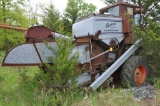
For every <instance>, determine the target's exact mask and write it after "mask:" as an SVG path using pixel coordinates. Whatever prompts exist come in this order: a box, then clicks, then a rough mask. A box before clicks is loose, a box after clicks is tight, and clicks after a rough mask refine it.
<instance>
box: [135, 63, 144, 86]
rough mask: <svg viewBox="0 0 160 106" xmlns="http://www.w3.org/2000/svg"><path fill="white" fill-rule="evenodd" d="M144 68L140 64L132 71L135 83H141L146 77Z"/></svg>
mask: <svg viewBox="0 0 160 106" xmlns="http://www.w3.org/2000/svg"><path fill="white" fill-rule="evenodd" d="M146 76H147V75H146V68H145V67H144V66H142V65H140V66H138V67H137V68H136V70H135V72H134V81H135V83H136V84H137V85H142V84H143V83H144V81H145V79H146Z"/></svg>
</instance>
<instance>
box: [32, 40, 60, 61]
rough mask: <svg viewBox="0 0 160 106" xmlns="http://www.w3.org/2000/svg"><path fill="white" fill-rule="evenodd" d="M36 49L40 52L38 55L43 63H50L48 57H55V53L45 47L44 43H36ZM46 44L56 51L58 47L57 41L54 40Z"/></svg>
mask: <svg viewBox="0 0 160 106" xmlns="http://www.w3.org/2000/svg"><path fill="white" fill-rule="evenodd" d="M35 45H36V47H37V50H38V53H39V54H40V57H41V59H42V61H43V63H51V61H49V58H50V57H53V58H55V57H56V55H55V54H54V52H53V51H51V50H49V49H48V47H46V45H45V44H44V43H36V44H35ZM48 45H49V46H50V47H51V48H53V50H54V51H55V52H56V51H57V49H58V47H57V43H56V42H48Z"/></svg>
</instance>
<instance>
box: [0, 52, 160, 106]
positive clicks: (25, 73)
mask: <svg viewBox="0 0 160 106" xmlns="http://www.w3.org/2000/svg"><path fill="white" fill-rule="evenodd" d="M3 57H4V53H3V52H0V62H2V59H3ZM36 73H40V70H39V68H38V67H0V106H145V105H146V102H145V101H136V100H135V99H134V97H133V95H132V93H130V94H124V92H122V88H115V89H111V88H109V89H105V90H99V91H96V92H94V93H89V95H87V96H84V94H83V91H82V90H81V89H79V88H71V89H68V90H66V91H63V90H61V91H59V90H57V89H49V90H48V91H47V92H45V91H43V90H44V89H43V85H42V84H41V83H40V82H39V81H37V80H35V78H34V76H35V75H36ZM154 82H155V86H156V87H157V91H158V93H157V98H156V100H157V103H160V102H158V101H159V100H160V99H159V98H160V90H159V88H160V81H159V79H155V80H154Z"/></svg>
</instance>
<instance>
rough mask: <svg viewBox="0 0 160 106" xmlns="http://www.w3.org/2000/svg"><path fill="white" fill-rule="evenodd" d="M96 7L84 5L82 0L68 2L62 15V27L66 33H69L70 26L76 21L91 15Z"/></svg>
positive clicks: (69, 0)
mask: <svg viewBox="0 0 160 106" xmlns="http://www.w3.org/2000/svg"><path fill="white" fill-rule="evenodd" d="M95 10H96V7H95V6H94V5H92V4H88V3H85V2H84V0H68V3H67V7H66V10H65V13H64V26H65V29H66V30H67V31H68V32H71V26H72V25H73V24H74V23H75V21H76V19H78V18H81V17H84V16H86V15H88V14H91V13H93V12H94V11H95Z"/></svg>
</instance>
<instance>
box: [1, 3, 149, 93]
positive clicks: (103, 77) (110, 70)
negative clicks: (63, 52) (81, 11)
mask: <svg viewBox="0 0 160 106" xmlns="http://www.w3.org/2000/svg"><path fill="white" fill-rule="evenodd" d="M140 9H141V7H139V6H136V5H133V4H129V3H123V2H118V3H115V4H113V5H111V6H107V7H104V8H102V9H100V11H99V14H91V15H89V16H86V17H83V18H81V19H78V20H77V21H76V23H75V24H73V26H72V32H73V39H74V43H76V47H75V48H73V50H72V51H71V54H70V55H73V54H74V53H76V52H77V51H79V60H80V65H79V66H81V67H84V70H83V73H81V74H80V75H79V77H78V78H77V84H78V85H83V86H85V85H89V89H90V90H91V91H95V90H96V89H97V88H98V87H99V86H101V85H102V84H103V83H105V81H107V79H108V78H109V77H111V76H113V74H115V72H119V73H120V74H118V77H119V78H120V79H121V83H122V84H129V85H131V86H139V85H142V84H143V83H144V82H145V80H146V78H147V77H148V76H149V66H148V63H147V61H146V60H145V59H144V58H142V57H141V56H138V49H139V48H140V46H141V45H140V44H141V40H140V39H139V40H137V41H135V42H134V34H133V31H132V25H131V24H130V23H129V19H128V18H127V17H126V15H125V14H126V13H127V14H128V15H129V17H130V18H133V19H134V18H136V19H135V21H136V24H137V25H138V24H139V17H138V18H137V17H135V16H139V14H140V12H141V11H139V10H140ZM24 37H25V38H26V42H25V43H23V44H20V45H18V46H16V47H14V48H12V49H11V50H10V51H9V52H8V53H7V54H6V56H5V58H4V60H3V63H2V66H39V65H40V64H42V63H50V61H49V59H48V58H49V57H51V56H54V54H53V53H52V52H51V51H50V50H49V49H48V48H47V47H46V46H45V44H44V43H43V40H46V41H48V43H49V44H50V46H51V47H53V48H57V44H56V41H55V38H59V37H63V38H64V39H67V38H68V37H67V36H64V35H61V34H58V33H55V32H52V31H51V30H50V29H48V28H46V27H44V26H34V27H31V28H29V29H28V30H27V31H26V32H25V34H24ZM50 38H53V39H50Z"/></svg>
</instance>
